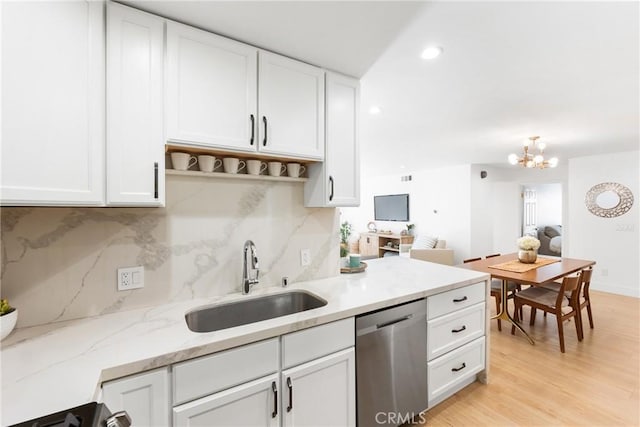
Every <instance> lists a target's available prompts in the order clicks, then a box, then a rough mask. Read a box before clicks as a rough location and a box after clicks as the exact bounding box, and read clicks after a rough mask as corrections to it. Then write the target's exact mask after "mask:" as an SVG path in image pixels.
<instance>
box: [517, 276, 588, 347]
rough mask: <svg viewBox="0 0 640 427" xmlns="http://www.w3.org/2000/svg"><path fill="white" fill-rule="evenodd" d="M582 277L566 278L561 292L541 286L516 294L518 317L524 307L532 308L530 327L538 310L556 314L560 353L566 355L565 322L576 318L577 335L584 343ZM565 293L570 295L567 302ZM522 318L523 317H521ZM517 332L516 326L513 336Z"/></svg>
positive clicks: (563, 280) (561, 286)
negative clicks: (580, 305) (581, 306)
mask: <svg viewBox="0 0 640 427" xmlns="http://www.w3.org/2000/svg"><path fill="white" fill-rule="evenodd" d="M580 277H581V275H578V276H573V277H569V276H566V277H564V278H563V279H562V284H561V285H560V289H559V291H554V290H551V289H546V288H543V287H541V286H539V287H538V286H532V287H530V288H529V289H524V290H522V291H520V292H517V293H516V294H515V298H514V300H513V301H514V302H515V305H516V310H515V312H516V316H517V314H518V312H521V308H522V306H523V305H528V306H530V307H531V317H530V319H529V325H533V324H534V322H535V317H536V310H537V309H540V310H543V311H545V312H547V313H551V314H554V315H555V316H556V321H557V323H558V337H559V339H560V351H561V352H562V353H564V330H563V328H562V324H563V322H564V321H565V320H569V319H570V318H572V317H573V318H574V321H575V324H576V335H577V337H578V341H582V333H581V328H580V320H579V316H580V308H579V301H578V297H579V293H580ZM565 292H569V293H570V297H569V299H568V300H567V298H566V296H565ZM519 317H520V318H522V316H521V315H520V316H519ZM520 320H521V319H520ZM515 331H516V328H515V326H512V327H511V335H514V334H515Z"/></svg>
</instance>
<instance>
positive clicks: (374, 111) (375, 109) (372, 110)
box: [369, 105, 382, 115]
mask: <svg viewBox="0 0 640 427" xmlns="http://www.w3.org/2000/svg"><path fill="white" fill-rule="evenodd" d="M381 111H382V110H381V109H380V107H378V106H377V105H372V106H371V108H369V114H374V115H375V114H380V112H381Z"/></svg>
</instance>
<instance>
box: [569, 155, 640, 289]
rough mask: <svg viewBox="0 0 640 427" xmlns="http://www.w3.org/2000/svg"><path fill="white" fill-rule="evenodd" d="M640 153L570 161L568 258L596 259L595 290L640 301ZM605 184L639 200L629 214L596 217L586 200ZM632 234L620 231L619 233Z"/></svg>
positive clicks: (593, 282)
mask: <svg viewBox="0 0 640 427" xmlns="http://www.w3.org/2000/svg"><path fill="white" fill-rule="evenodd" d="M639 154H640V152H638V151H630V152H623V153H613V154H600V155H597V156H589V157H580V158H574V159H571V160H570V161H569V204H568V208H569V212H568V218H569V220H568V222H567V224H566V227H565V230H564V231H565V236H566V238H565V239H564V242H563V243H564V247H563V254H564V256H567V257H570V258H581V259H591V260H595V261H596V262H597V264H596V266H595V267H594V276H593V279H592V286H593V288H594V289H599V290H603V291H608V292H613V293H619V294H624V295H632V296H635V297H640V271H639V268H640V267H639V265H640V262H639V260H640V248H639V247H640V239H639V237H638V236H639V229H638V227H639V223H638V222H639V221H638V216H639V214H638V213H639V208H638V203H640V175H639V173H638V169H639V167H640V161H639V158H638V156H639ZM602 182H617V183H620V184H622V185H624V186H626V187H628V188H629V189H630V190H631V191H632V193H633V195H634V204H633V207H632V208H631V210H630V211H629V212H627V213H626V214H624V215H622V216H620V217H617V218H600V217H597V216H595V215H593V214H591V213H590V212H589V211H588V210H587V208H586V206H585V204H584V197H585V194H586V193H587V191H589V189H590V188H591V187H592V186H594V185H596V184H599V183H602ZM627 229H628V230H630V231H619V230H627Z"/></svg>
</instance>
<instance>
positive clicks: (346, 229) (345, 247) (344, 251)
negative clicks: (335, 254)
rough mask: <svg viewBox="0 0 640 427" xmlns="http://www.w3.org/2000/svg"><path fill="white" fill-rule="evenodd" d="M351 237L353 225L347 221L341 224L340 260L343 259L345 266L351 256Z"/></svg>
mask: <svg viewBox="0 0 640 427" xmlns="http://www.w3.org/2000/svg"><path fill="white" fill-rule="evenodd" d="M350 236H351V224H349V221H345V222H343V223H342V224H340V258H342V264H345V259H346V257H347V255H349V237H350Z"/></svg>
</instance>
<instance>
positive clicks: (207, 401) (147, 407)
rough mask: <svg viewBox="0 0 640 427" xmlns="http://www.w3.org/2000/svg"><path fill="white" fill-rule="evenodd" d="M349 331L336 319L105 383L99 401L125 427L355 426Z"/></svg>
mask: <svg viewBox="0 0 640 427" xmlns="http://www.w3.org/2000/svg"><path fill="white" fill-rule="evenodd" d="M354 326H355V325H354V319H353V318H348V319H343V320H338V321H336V322H332V323H327V324H325V325H321V326H316V327H313V328H309V329H304V330H301V331H297V332H293V333H290V334H287V335H283V336H281V337H275V338H271V339H267V340H263V341H258V342H255V343H251V344H247V345H244V346H241V347H236V348H231V349H228V350H224V351H220V352H218V353H214V354H210V355H206V356H202V357H198V358H196V359H192V360H187V361H184V362H180V363H176V364H174V365H173V366H172V367H171V368H168V367H167V368H163V369H158V370H155V371H151V372H147V373H143V374H139V375H132V376H129V377H125V378H121V379H119V380H114V381H109V382H107V383H104V384H103V385H102V388H103V390H102V391H103V393H102V396H103V401H104V402H105V403H106V404H107V406H108V407H109V409H110V410H111V411H112V412H113V411H120V410H126V411H127V412H128V413H129V415H130V416H131V419H132V422H133V426H154V427H155V426H157V427H162V426H169V425H173V426H176V427H177V426H268V427H278V426H280V425H282V426H287V427H291V426H318V427H320V426H345V427H350V426H355V425H356V369H355V348H354V344H355V336H354V334H355V331H354ZM333 338H335V339H333ZM169 371H171V374H170V373H169ZM171 381H172V385H171V387H170V386H169V384H170V382H171ZM170 389H171V390H172V392H171V393H170V391H169V390H170ZM171 407H173V409H171Z"/></svg>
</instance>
